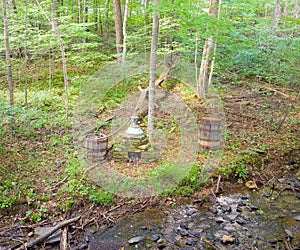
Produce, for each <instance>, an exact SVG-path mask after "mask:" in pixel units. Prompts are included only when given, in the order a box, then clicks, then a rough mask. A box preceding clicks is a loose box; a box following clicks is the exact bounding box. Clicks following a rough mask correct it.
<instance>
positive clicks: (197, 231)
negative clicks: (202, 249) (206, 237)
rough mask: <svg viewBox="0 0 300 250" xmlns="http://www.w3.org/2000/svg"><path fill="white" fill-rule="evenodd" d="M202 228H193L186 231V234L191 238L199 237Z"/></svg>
mask: <svg viewBox="0 0 300 250" xmlns="http://www.w3.org/2000/svg"><path fill="white" fill-rule="evenodd" d="M201 232H202V230H194V231H188V236H190V237H193V238H200V236H201Z"/></svg>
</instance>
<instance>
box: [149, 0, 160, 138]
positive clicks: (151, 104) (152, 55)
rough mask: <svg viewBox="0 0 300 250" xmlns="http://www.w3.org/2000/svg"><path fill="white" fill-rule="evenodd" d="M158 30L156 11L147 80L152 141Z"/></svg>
mask: <svg viewBox="0 0 300 250" xmlns="http://www.w3.org/2000/svg"><path fill="white" fill-rule="evenodd" d="M154 4H155V5H158V4H159V2H158V1H157V0H155V1H154ZM158 32H159V17H158V13H157V11H155V13H154V16H153V25H152V42H151V53H150V81H149V104H148V105H149V106H148V138H149V141H150V142H152V141H153V139H154V138H153V132H154V101H155V73H156V57H157V54H156V52H157V42H158Z"/></svg>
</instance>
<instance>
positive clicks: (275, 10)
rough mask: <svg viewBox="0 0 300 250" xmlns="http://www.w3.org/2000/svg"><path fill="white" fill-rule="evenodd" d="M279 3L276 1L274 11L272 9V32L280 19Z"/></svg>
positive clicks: (279, 1) (278, 0)
mask: <svg viewBox="0 0 300 250" xmlns="http://www.w3.org/2000/svg"><path fill="white" fill-rule="evenodd" d="M280 3H281V0H276V3H275V9H274V17H273V30H276V29H277V26H278V22H279V17H280Z"/></svg>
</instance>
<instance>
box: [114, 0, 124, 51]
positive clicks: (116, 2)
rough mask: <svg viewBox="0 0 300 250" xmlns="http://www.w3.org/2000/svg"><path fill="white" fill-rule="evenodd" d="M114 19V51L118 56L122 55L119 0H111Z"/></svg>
mask: <svg viewBox="0 0 300 250" xmlns="http://www.w3.org/2000/svg"><path fill="white" fill-rule="evenodd" d="M113 4H114V18H115V28H116V49H117V54H118V56H119V55H121V54H122V48H121V47H122V44H123V32H122V13H121V3H120V0H113Z"/></svg>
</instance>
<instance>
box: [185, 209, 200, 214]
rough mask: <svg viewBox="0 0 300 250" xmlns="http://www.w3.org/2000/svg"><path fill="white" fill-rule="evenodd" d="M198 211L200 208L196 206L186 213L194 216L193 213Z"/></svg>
mask: <svg viewBox="0 0 300 250" xmlns="http://www.w3.org/2000/svg"><path fill="white" fill-rule="evenodd" d="M197 212H198V209H196V208H191V209H189V210H187V211H186V215H187V216H192V215H193V214H195V213H197Z"/></svg>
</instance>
